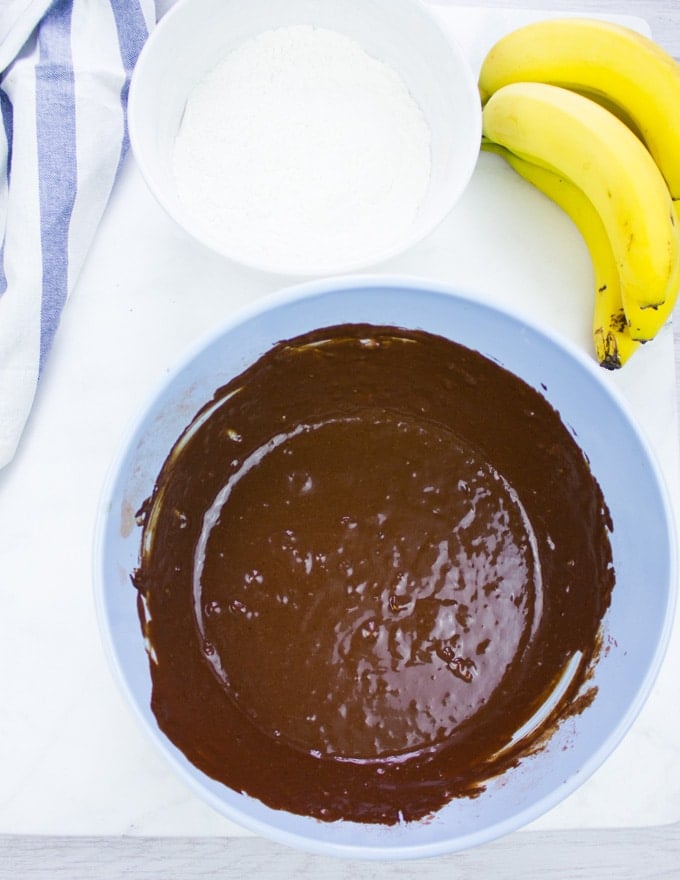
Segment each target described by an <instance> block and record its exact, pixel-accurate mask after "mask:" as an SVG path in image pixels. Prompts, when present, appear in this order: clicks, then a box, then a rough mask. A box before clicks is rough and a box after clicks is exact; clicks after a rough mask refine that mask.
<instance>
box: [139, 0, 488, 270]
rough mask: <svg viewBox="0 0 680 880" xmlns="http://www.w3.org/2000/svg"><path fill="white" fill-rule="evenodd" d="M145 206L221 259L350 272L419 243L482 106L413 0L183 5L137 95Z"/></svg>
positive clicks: (150, 59)
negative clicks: (148, 200) (152, 202)
mask: <svg viewBox="0 0 680 880" xmlns="http://www.w3.org/2000/svg"><path fill="white" fill-rule="evenodd" d="M129 128H130V139H131V144H132V149H133V153H134V155H135V159H136V161H137V163H138V166H139V168H140V170H141V172H142V175H143V177H144V179H145V181H146V183H147V186H148V187H149V189H150V191H151V192H152V194H153V195H154V196H155V198H156V199H157V201H158V202H159V203H160V204H161V206H162V207H163V208H164V209H165V210H166V211H167V213H168V214H169V215H170V216H171V217H172V218H173V219H174V220H175V221H176V222H177V223H178V224H179V225H180V226H181V227H182V228H183V229H184V230H185V231H186V232H187V233H188V234H189V235H191V236H193V238H194V239H196V240H198V241H199V242H201V243H202V244H203V245H205V246H207V247H209V248H211V249H212V250H214V251H217V252H218V253H220V254H222V255H224V256H225V257H226V258H227V259H229V260H231V261H233V262H235V263H238V264H241V265H245V266H249V267H251V268H254V269H258V270H263V271H266V272H271V273H276V274H282V275H288V276H301V277H305V276H318V275H327V274H337V273H343V272H348V271H355V270H360V269H363V268H366V267H369V266H373V265H376V264H378V263H380V262H382V261H384V260H387V259H389V258H390V257H393V256H395V255H396V254H398V253H401V252H402V251H404V250H406V249H408V248H409V247H411V246H412V245H414V244H416V243H417V242H418V241H420V240H421V239H423V238H424V237H425V236H426V235H428V234H429V233H430V232H431V231H432V230H433V229H434V228H435V227H436V226H437V225H438V224H439V223H440V222H441V221H442V220H443V219H444V217H445V216H447V214H448V213H449V212H450V211H451V210H452V209H453V207H454V206H455V204H456V202H457V201H458V199H459V198H460V196H461V195H462V193H463V192H464V191H465V188H466V186H467V184H468V182H469V180H470V178H471V176H472V173H473V171H474V168H475V164H476V161H477V156H478V154H479V142H480V132H481V108H480V102H479V96H478V92H477V86H476V81H475V78H474V76H473V73H472V70H471V68H470V67H469V65H468V62H467V60H466V58H465V56H464V54H463V53H462V51H461V49H460V47H459V46H458V45H457V44H456V43H455V41H454V40H452V39H451V37H450V35H448V34H447V33H445V32H444V31H443V30H442V28H441V27H440V26H439V24H438V22H437V21H436V20H435V19H434V18H433V16H432V15H431V14H430V12H429V11H428V10H427V8H426V7H425V6H424V5H423V4H422V3H421V2H419V0H315V2H313V3H310V2H308V0H285V2H284V0H251V2H249V3H247V4H243V3H238V2H235V0H180V2H179V3H178V4H177V5H176V6H174V7H173V8H172V9H171V10H170V12H169V13H168V14H167V15H166V16H165V17H164V18H163V19H162V20H161V22H160V24H159V26H158V27H157V29H156V30H155V32H154V33H153V34H152V35H151V37H150V39H149V40H148V42H147V44H146V46H145V47H144V50H143V51H142V53H141V56H140V58H139V62H138V64H137V67H136V69H135V73H134V75H133V79H132V84H131V89H130V98H129Z"/></svg>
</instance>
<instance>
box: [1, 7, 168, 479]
mask: <svg viewBox="0 0 680 880" xmlns="http://www.w3.org/2000/svg"><path fill="white" fill-rule="evenodd" d="M155 16H156V13H155V6H154V2H153V0H0V113H1V119H2V125H1V126H0V467H4V465H6V464H7V463H8V462H9V461H10V460H11V459H12V458H13V456H14V453H15V451H16V447H17V444H18V442H19V439H20V437H21V434H22V431H23V429H24V426H25V423H26V420H27V418H28V415H29V413H30V410H31V406H32V404H33V399H34V395H35V390H36V386H37V382H38V379H39V376H40V374H41V371H42V369H43V366H44V364H45V359H46V357H47V354H48V352H49V350H50V346H51V344H52V339H53V337H54V333H55V331H56V329H57V325H58V323H59V318H60V315H61V311H62V308H63V305H64V303H65V301H66V299H67V297H68V295H69V293H70V292H71V290H72V289H73V286H74V284H75V281H76V279H77V277H78V274H79V272H80V269H81V267H82V265H83V262H84V259H85V256H86V254H87V251H88V248H89V246H90V244H91V242H92V239H93V236H94V234H95V232H96V229H97V226H98V223H99V221H100V219H101V216H102V213H103V211H104V208H105V207H106V203H107V201H108V199H109V195H110V193H111V189H112V186H113V183H114V181H115V178H116V174H117V172H118V169H119V166H120V163H121V161H122V158H123V157H124V155H125V152H126V150H127V147H128V139H127V127H126V116H125V110H126V101H127V92H128V87H129V81H130V75H131V72H132V69H133V67H134V64H135V61H136V60H137V56H138V54H139V51H140V49H141V47H142V45H143V44H144V41H145V39H146V37H147V35H148V32H149V30H150V28H151V27H152V26H153V23H154V22H155Z"/></svg>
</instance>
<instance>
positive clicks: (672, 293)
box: [628, 199, 680, 341]
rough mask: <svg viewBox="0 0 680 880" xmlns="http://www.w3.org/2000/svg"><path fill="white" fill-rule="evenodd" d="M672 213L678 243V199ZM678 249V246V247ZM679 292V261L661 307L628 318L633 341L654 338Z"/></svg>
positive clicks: (679, 237)
mask: <svg viewBox="0 0 680 880" xmlns="http://www.w3.org/2000/svg"><path fill="white" fill-rule="evenodd" d="M673 212H674V215H675V229H676V233H677V236H678V241H679V242H680V199H675V200H674V201H673ZM678 247H680V244H679V245H678ZM679 292H680V261H678V262H677V263H676V264H675V269H674V271H673V274H672V275H671V278H670V281H669V283H668V288H667V292H666V299H665V300H664V302H663V303H661V305H659V306H656V307H655V308H651V309H644V310H643V311H641V312H638V313H637V314H633V316H632V317H629V318H628V332H629V333H630V335H631V337H632V338H634V339H640V340H643V341H645V340H648V339H653V337H654V336H656V334H657V333H658V332H659V330H660V329H661V328H662V327H663V325H664V324H665V323H666V321H667V320H668V319H669V318H670V316H671V313H672V311H673V309H674V308H675V305H676V303H677V301H678V293H679Z"/></svg>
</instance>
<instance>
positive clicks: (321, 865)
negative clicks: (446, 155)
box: [0, 0, 680, 880]
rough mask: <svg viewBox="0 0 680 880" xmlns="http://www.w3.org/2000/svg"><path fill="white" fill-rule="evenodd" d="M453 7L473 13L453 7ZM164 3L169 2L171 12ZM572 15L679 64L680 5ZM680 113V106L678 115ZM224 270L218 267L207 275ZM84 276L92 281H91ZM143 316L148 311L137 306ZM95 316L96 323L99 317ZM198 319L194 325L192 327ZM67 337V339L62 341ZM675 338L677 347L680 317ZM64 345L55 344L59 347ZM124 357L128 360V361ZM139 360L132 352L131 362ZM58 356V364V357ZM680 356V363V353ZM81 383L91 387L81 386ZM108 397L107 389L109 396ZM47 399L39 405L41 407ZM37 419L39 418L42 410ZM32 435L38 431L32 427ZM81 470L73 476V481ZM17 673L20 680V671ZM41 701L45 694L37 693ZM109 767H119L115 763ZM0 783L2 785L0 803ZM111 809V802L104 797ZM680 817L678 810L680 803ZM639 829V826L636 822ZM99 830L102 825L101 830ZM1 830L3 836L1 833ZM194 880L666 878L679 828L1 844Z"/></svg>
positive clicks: (7, 856) (18, 872)
mask: <svg viewBox="0 0 680 880" xmlns="http://www.w3.org/2000/svg"><path fill="white" fill-rule="evenodd" d="M442 2H449V3H450V5H461V6H462V5H470V3H469V2H468V3H460V4H458V3H455V2H451V0H442ZM163 5H168V3H167V0H166V2H165V4H163ZM484 5H494V6H503V7H508V8H513V7H516V8H520V7H521V8H525V7H527V6H528V7H531V8H534V9H544V10H553V9H554V10H564V9H565V8H569V6H570V4H568V3H565V2H564V0H561V2H560V0H542V2H539V0H535V2H521V3H520V2H510V0H498V2H495V3H493V4H491V3H489V4H484ZM573 6H574V8H578V9H579V10H583V11H592V12H597V13H607V14H628V15H635V16H639V17H641V18H644V19H645V20H646V21H647V23H648V24H649V26H650V28H651V30H652V34H653V36H654V37H655V39H656V40H657V41H658V42H659V43H660V44H661V45H663V46H664V47H665V48H666V49H667V50H669V51H670V52H671V53H672V54H673V55H674V56H675V57H677V58H680V0H637V2H624V0H621V2H616V0H599V2H597V0H590V2H589V0H579V2H578V4H576V3H574V4H573ZM679 112H680V108H679ZM173 234H174V235H175V237H174V239H173V241H175V242H176V243H177V246H178V250H179V254H169V255H168V259H169V261H170V262H171V263H173V264H174V262H175V261H177V264H178V265H179V263H180V262H181V253H182V239H181V237H180V236H179V235H178V234H176V233H173ZM211 266H212V267H213V268H214V270H215V271H218V264H217V263H216V262H210V263H209V266H208V269H207V270H206V272H208V273H209V272H210V271H211V269H210V267H211ZM85 277H86V278H87V273H85ZM139 308H140V309H143V308H144V304H143V303H140V305H139ZM93 317H94V316H93ZM199 326H200V319H199V318H198V317H197V319H196V327H197V328H198V327H199ZM66 333H67V331H65V337H64V338H66ZM675 334H676V340H677V341H680V339H678V337H680V327H678V319H677V316H676V321H675ZM57 344H59V343H57ZM121 356H122V357H126V356H127V355H126V353H122V355H121ZM132 356H133V357H134V354H133V355H132ZM55 357H58V351H57V352H56V355H55ZM676 357H677V355H676ZM45 379H46V382H45V388H44V389H43V390H41V394H42V395H43V397H46V396H47V395H49V394H50V382H49V379H50V377H49V375H48V376H46V377H45ZM83 381H86V379H85V378H84V379H83ZM102 390H103V392H108V391H110V390H111V389H109V388H103V389H102ZM41 405H42V406H44V401H41V400H39V401H38V407H40V406H41ZM38 411H39V410H38ZM33 430H36V431H38V430H39V428H38V427H35V428H33ZM75 473H76V471H75V470H74V475H75ZM17 674H18V675H20V674H21V672H20V671H19V672H17ZM34 697H35V699H40V694H39V693H37V694H35V695H34ZM112 760H114V758H113V756H112ZM2 798H3V783H2V781H0V804H1V803H2ZM103 802H105V799H103ZM678 814H679V815H680V804H678ZM631 824H636V825H637V823H631ZM95 826H96V823H95ZM1 831H2V829H0V832H1ZM121 876H125V877H139V878H156V877H169V878H174V877H177V878H187V880H190V878H198V877H222V878H226V880H237V878H238V880H241V878H249V877H256V876H262V877H265V878H283V877H291V876H297V877H299V878H300V880H303V878H312V877H315V878H316V877H323V878H338V880H339V878H350V877H352V878H356V880H362V878H368V877H399V878H411V877H414V878H415V877H422V878H429V877H432V878H434V877H437V878H441V877H456V878H468V877H470V878H472V877H494V878H516V877H527V878H534V877H535V878H539V877H540V878H564V880H579V878H594V877H598V876H601V877H604V878H607V880H610V878H611V880H618V878H621V880H623V878H636V880H637V878H646V877H654V878H659V880H661V878H670V877H680V823H677V824H671V825H666V826H663V827H646V826H645V825H644V824H643V823H640V825H639V827H635V828H630V829H619V828H614V829H612V828H608V829H606V830H597V829H596V828H593V827H592V823H591V827H589V828H588V830H576V831H546V830H531V831H523V832H518V833H515V834H513V835H511V836H509V837H506V838H505V839H502V840H500V841H497V842H495V843H493V844H490V845H488V846H485V847H481V848H479V849H476V850H472V851H469V852H466V853H461V854H458V855H454V856H450V857H446V858H440V859H434V860H430V861H425V862H418V863H406V864H400V865H395V864H391V865H379V864H378V865H376V864H368V863H367V864H363V863H358V864H357V863H345V862H339V861H336V860H330V859H323V858H319V857H316V856H310V855H307V854H305V853H300V852H296V851H293V850H289V849H287V848H285V847H282V846H279V845H275V844H272V843H269V842H267V841H265V840H262V839H260V838H258V837H253V836H243V837H220V836H218V835H212V836H200V837H199V836H195V837H186V836H182V837H177V836H168V835H167V834H163V833H161V832H160V831H159V833H158V836H155V835H154V832H153V831H151V832H149V833H147V834H145V835H143V836H129V835H106V836H81V835H76V834H68V835H43V834H40V835H38V834H33V833H20V834H11V835H10V834H5V835H4V836H0V880H5V878H10V877H11V878H17V880H23V878H37V877H45V878H48V877H49V878H53V880H60V878H63V880H66V878H74V880H78V878H88V880H89V878H102V880H105V878H114V877H115V878H118V877H121Z"/></svg>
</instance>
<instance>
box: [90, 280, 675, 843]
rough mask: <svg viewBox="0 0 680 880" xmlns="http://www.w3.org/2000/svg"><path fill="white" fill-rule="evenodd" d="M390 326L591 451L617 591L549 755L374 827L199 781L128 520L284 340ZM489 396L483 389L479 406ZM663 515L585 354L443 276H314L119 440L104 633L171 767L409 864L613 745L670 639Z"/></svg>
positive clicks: (306, 830) (261, 308)
mask: <svg viewBox="0 0 680 880" xmlns="http://www.w3.org/2000/svg"><path fill="white" fill-rule="evenodd" d="M348 322H369V323H375V324H394V325H398V326H401V327H408V328H415V329H422V330H426V331H430V332H434V333H438V334H441V335H444V336H446V337H449V338H450V339H452V340H454V341H456V342H460V343H462V344H464V345H466V346H468V347H469V348H472V349H475V350H477V351H479V352H481V353H482V354H484V355H487V356H488V357H490V358H493V359H494V360H495V361H497V362H498V363H500V364H501V365H502V366H504V367H506V368H507V369H509V370H511V371H512V372H513V373H515V374H516V375H518V376H519V377H520V378H522V379H524V380H525V381H526V382H528V383H529V384H530V385H531V386H533V387H534V388H535V389H537V390H538V391H539V392H540V393H542V394H544V396H545V397H546V398H547V399H548V401H549V402H550V403H551V404H552V405H553V406H554V407H555V408H556V409H557V410H558V412H559V413H560V414H561V416H562V419H563V421H564V423H565V424H566V425H567V426H568V427H569V428H570V429H571V430H572V432H573V434H574V436H575V438H576V440H577V442H578V443H579V444H580V446H581V448H582V449H583V451H584V453H585V454H586V456H587V457H588V460H589V461H590V465H591V469H592V471H593V474H594V475H595V477H596V479H597V480H598V482H599V484H600V486H601V488H602V491H603V493H604V497H605V499H606V501H607V504H608V507H609V510H610V513H611V516H612V519H613V524H614V530H613V533H612V537H611V543H612V552H613V559H614V566H615V570H616V586H615V588H614V592H613V595H612V602H611V607H610V609H609V610H608V612H607V615H606V617H605V620H604V624H603V627H604V632H603V636H604V638H605V639H606V640H607V644H608V645H609V646H610V648H609V650H607V651H604V652H602V656H601V658H600V659H599V660H598V663H597V665H596V668H595V672H594V677H593V679H592V681H591V682H589V686H591V685H595V686H596V687H597V689H598V691H597V696H596V698H595V700H594V701H593V702H592V704H591V705H589V706H588V707H587V708H586V709H585V710H584V711H583V712H582V713H581V714H577V715H575V716H574V717H573V719H571V720H570V723H569V725H568V728H569V729H568V731H567V730H565V729H563V728H559V729H558V730H557V731H556V733H555V734H554V736H553V737H552V739H551V740H550V742H549V743H548V744H547V746H546V747H545V748H544V749H543V751H541V752H539V753H538V754H536V755H534V756H532V757H530V758H527V759H525V760H524V761H523V762H522V763H521V764H520V765H519V766H518V767H516V768H515V769H513V770H511V771H508V772H506V773H505V774H504V775H503V776H502V777H500V778H499V779H496V780H493V781H491V782H490V783H489V784H488V785H487V787H486V790H485V792H484V793H483V794H481V795H480V796H478V797H477V798H474V799H464V798H463V799H458V800H454V801H452V802H451V803H450V804H448V805H447V806H446V807H444V808H443V809H442V810H440V811H439V812H438V813H437V814H436V815H435V816H434V817H433V818H431V819H429V820H428V821H427V822H425V821H423V822H416V823H411V824H403V825H397V826H376V825H364V824H354V823H350V822H338V823H332V824H327V823H323V822H319V821H317V820H316V819H311V818H305V817H301V816H296V815H292V814H289V813H286V812H284V811H279V810H272V809H270V808H268V807H266V806H264V805H263V804H262V803H260V802H259V801H257V800H254V799H252V798H249V797H247V796H245V795H241V794H239V793H237V792H235V791H232V790H231V789H229V788H226V787H225V786H223V785H221V784H219V783H217V782H215V781H213V780H211V779H209V778H207V777H206V776H204V775H203V774H202V773H201V772H200V771H198V770H197V769H196V768H195V767H194V766H193V765H192V764H190V763H189V762H188V761H187V760H186V759H185V757H184V756H183V755H182V754H181V753H180V752H179V751H178V750H177V749H176V748H175V747H174V746H173V745H172V743H170V742H169V741H168V740H167V739H166V738H165V736H164V735H163V734H162V733H160V731H159V730H158V727H157V725H156V722H155V719H154V717H153V715H152V713H151V710H150V708H149V701H150V693H151V682H150V676H149V668H148V660H147V655H146V652H145V647H144V643H143V640H142V636H141V632H140V626H139V621H138V618H137V608H136V594H135V590H134V588H133V587H132V585H131V583H130V573H131V572H132V571H133V569H134V568H135V566H136V565H137V564H138V553H139V540H140V529H139V528H138V527H136V525H135V522H134V513H135V511H137V510H138V509H139V507H140V506H141V504H142V502H143V501H144V499H146V498H147V497H148V496H149V495H150V493H151V491H152V489H153V484H154V480H155V478H156V476H157V474H158V472H159V470H160V468H161V465H162V463H163V461H164V459H165V457H166V455H167V454H168V452H169V450H170V448H171V446H172V445H173V443H174V442H175V440H176V439H177V437H178V436H179V435H180V433H181V432H182V429H183V428H184V427H185V426H186V425H187V424H188V422H189V421H190V420H191V418H192V417H193V415H194V414H195V412H196V411H197V410H198V409H199V408H200V407H201V406H202V405H203V404H204V403H205V402H207V401H208V400H209V399H210V398H211V397H212V394H213V392H214V390H215V389H216V388H217V387H219V386H220V385H223V384H226V383H227V382H228V381H229V380H230V379H231V378H233V377H234V376H235V375H237V374H238V373H240V372H241V371H242V370H243V369H244V368H245V367H246V366H247V365H249V364H250V363H252V362H253V361H254V360H255V359H256V358H258V357H259V356H260V355H262V354H263V353H265V352H266V351H267V350H269V348H270V347H271V346H272V345H274V344H275V343H276V342H278V341H279V340H281V339H284V338H289V337H292V336H296V335H298V334H300V333H304V332H306V331H309V330H311V329H313V328H317V327H324V326H328V325H332V324H336V323H348ZM483 405H484V401H483V399H481V400H480V406H483ZM674 536H675V528H674V527H673V523H672V512H671V507H670V504H669V500H668V497H667V494H666V489H665V487H664V483H663V479H662V477H661V474H660V471H659V468H658V466H657V464H656V463H655V461H654V457H653V455H652V454H651V452H650V449H649V446H648V444H647V442H646V441H645V439H644V438H643V437H642V435H641V433H640V430H639V428H638V427H637V426H636V424H635V422H634V420H633V419H632V418H631V416H630V415H629V414H628V412H627V409H626V406H625V405H624V403H623V401H622V400H621V399H620V398H619V396H618V395H617V394H616V393H615V392H614V391H613V390H612V388H611V387H609V386H608V385H606V384H605V382H604V381H603V377H602V375H601V370H600V368H599V367H598V366H597V365H596V364H595V363H594V361H591V360H590V359H589V358H587V357H585V356H584V355H583V354H582V353H581V352H579V351H577V350H576V349H574V348H572V347H571V346H570V345H568V344H566V343H565V342H564V341H563V340H561V339H559V338H557V337H556V336H553V335H551V334H550V333H547V332H546V331H544V330H542V329H539V328H537V327H534V326H530V325H528V324H527V323H526V322H525V321H523V320H522V319H520V318H519V317H517V316H515V315H512V314H510V313H508V312H506V311H502V310H499V309H498V308H496V307H495V306H492V305H490V304H486V303H484V302H480V301H479V299H478V298H473V297H471V296H468V295H466V294H465V293H462V292H460V291H456V290H451V289H448V288H446V287H445V286H443V285H437V284H432V283H429V282H420V281H413V280H405V279H394V278H385V277H373V278H367V277H352V278H344V279H334V280H333V279H331V280H325V281H320V282H310V283H308V284H304V285H300V286H297V287H294V288H291V289H288V290H284V291H282V292H280V293H278V294H276V295H274V296H272V297H269V298H267V299H265V300H261V301H259V302H258V303H257V304H256V305H255V306H253V307H252V308H250V309H247V310H245V311H243V312H241V313H240V314H239V315H238V316H236V317H234V318H233V319H232V320H230V321H229V322H227V323H226V324H225V325H224V326H222V327H221V328H219V329H218V330H217V331H216V332H215V333H214V334H212V336H211V337H210V338H209V339H207V340H206V341H204V342H203V343H202V344H201V345H199V346H198V347H197V348H196V349H195V351H193V352H192V353H191V354H190V355H189V357H187V358H186V359H185V360H184V361H183V362H182V363H181V364H180V365H179V366H178V368H177V369H176V370H175V371H174V372H173V373H172V375H171V376H170V377H169V378H168V379H167V380H166V381H165V382H164V383H163V385H162V386H161V387H160V388H159V389H158V391H157V392H156V394H155V395H154V396H153V399H152V400H151V401H150V403H149V405H148V407H147V408H146V409H145V410H144V411H143V412H142V414H141V416H140V418H139V420H138V422H137V424H136V425H135V426H134V427H133V429H132V431H131V433H130V434H129V436H128V437H127V439H126V441H125V443H124V445H123V448H122V450H121V452H120V455H119V457H118V459H117V460H116V461H115V463H114V466H113V468H112V470H111V474H110V477H109V479H108V482H107V485H106V487H105V491H104V495H103V500H102V505H101V512H100V518H99V522H98V529H97V542H96V577H95V582H96V600H97V606H98V613H99V618H100V623H101V629H102V633H103V638H104V641H105V644H106V648H107V651H108V654H109V657H110V660H111V664H112V667H113V669H114V672H115V676H116V678H117V679H118V682H119V684H120V686H121V687H122V689H123V691H124V693H125V695H126V696H127V698H128V700H129V703H130V705H131V706H132V708H133V710H134V712H135V713H136V714H137V716H138V717H139V719H140V720H141V722H142V724H143V726H144V727H145V728H146V730H147V732H148V734H149V735H150V736H151V738H152V740H153V741H154V743H155V744H156V745H157V747H158V749H159V750H160V751H161V752H162V753H163V754H164V755H165V756H166V757H167V758H168V759H169V761H170V764H171V766H172V767H173V768H174V770H175V772H177V773H178V774H179V775H180V776H181V777H182V778H183V779H184V780H185V781H186V782H188V784H189V785H190V786H191V788H193V790H194V791H195V792H196V793H197V794H198V795H199V796H200V797H202V798H203V799H204V800H205V801H206V802H207V803H209V804H211V805H212V806H213V807H214V808H215V809H216V810H218V811H219V812H220V813H222V814H223V815H225V816H227V817H228V818H229V819H231V820H233V821H235V822H237V823H239V824H240V825H241V826H243V827H244V828H247V829H250V830H252V831H254V832H256V833H259V834H262V835H263V836H266V837H269V838H272V839H274V840H276V841H279V842H282V843H285V844H289V845H293V846H298V847H301V848H304V849H307V850H310V851H313V852H317V853H323V854H327V855H330V854H332V855H339V856H347V857H360V858H367V859H406V858H420V857H425V856H434V855H441V854H444V853H449V852H453V851H457V850H461V849H465V848H468V847H472V846H476V845H478V844H482V843H485V842H487V841H490V840H492V839H494V838H497V837H499V836H501V835H504V834H507V833H508V832H511V831H513V830H515V829H518V828H520V827H521V826H523V825H525V824H526V823H528V822H530V821H532V820H534V819H536V818H538V817H539V816H541V815H542V814H543V813H545V812H546V811H548V810H549V809H551V808H552V807H553V806H555V805H556V804H558V803H559V802H560V801H562V800H563V799H564V798H565V797H566V796H567V795H569V794H570V793H571V792H573V791H574V790H575V789H576V788H577V787H578V786H580V785H581V784H582V783H583V782H585V780H587V779H588V777H589V776H590V775H591V774H592V773H593V772H594V771H595V770H596V769H597V768H598V767H599V766H600V765H601V764H602V762H603V761H604V760H605V759H606V758H607V756H608V755H609V754H610V753H611V752H612V751H613V749H614V748H615V747H616V745H617V744H618V743H619V742H620V740H621V739H622V737H623V736H624V734H625V733H626V732H627V730H628V729H629V727H630V725H631V723H632V722H633V720H634V719H635V717H636V716H637V714H638V712H639V711H640V709H641V707H642V705H643V703H644V701H645V699H646V698H647V696H648V694H649V692H650V689H651V687H652V684H653V682H654V680H655V678H656V675H657V673H658V671H659V667H660V665H661V662H662V659H663V656H664V652H665V649H666V646H667V643H668V640H669V636H670V629H671V622H672V616H673V607H674V601H675V594H676V580H677V573H676V547H675V541H674Z"/></svg>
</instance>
